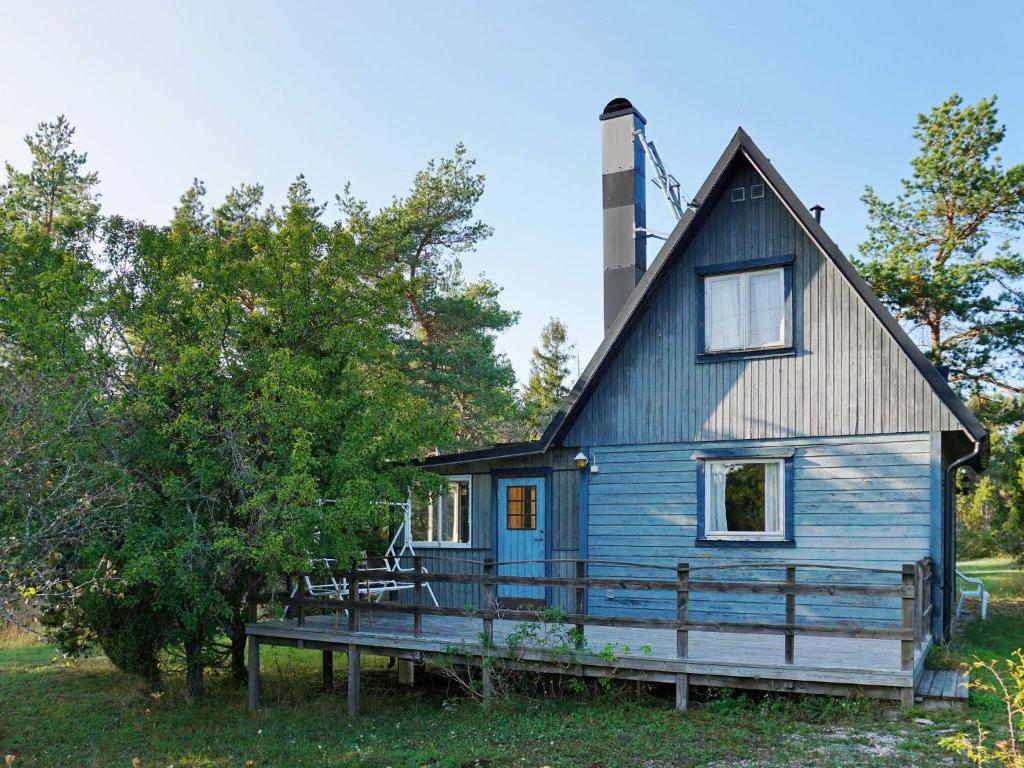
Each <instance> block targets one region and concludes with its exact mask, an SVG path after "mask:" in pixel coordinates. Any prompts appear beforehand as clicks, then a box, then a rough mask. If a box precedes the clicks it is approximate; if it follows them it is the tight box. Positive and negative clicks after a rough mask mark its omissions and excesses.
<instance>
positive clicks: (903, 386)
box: [890, 344, 910, 432]
mask: <svg viewBox="0 0 1024 768" xmlns="http://www.w3.org/2000/svg"><path fill="white" fill-rule="evenodd" d="M890 346H891V347H892V348H893V353H894V354H895V355H897V357H896V365H897V367H898V368H897V370H898V375H899V378H898V383H899V389H898V394H897V399H898V401H899V402H898V404H897V411H896V412H897V419H898V422H897V426H898V427H899V430H900V432H906V431H907V428H908V426H909V420H908V419H907V411H908V409H909V406H910V404H909V402H908V398H907V366H906V364H905V363H904V360H903V356H902V355H900V354H899V351H898V350H897V349H896V345H895V344H891V345H890Z"/></svg>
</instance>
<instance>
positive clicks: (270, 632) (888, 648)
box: [246, 612, 927, 699]
mask: <svg viewBox="0 0 1024 768" xmlns="http://www.w3.org/2000/svg"><path fill="white" fill-rule="evenodd" d="M367 613H369V612H366V613H364V615H363V618H362V623H361V627H360V629H358V630H356V631H350V630H349V629H348V627H347V620H346V618H345V616H344V615H340V614H339V615H323V616H307V617H306V618H305V622H304V625H303V626H301V627H300V626H298V622H297V621H296V620H294V619H280V620H268V621H260V622H257V623H254V624H249V625H247V627H246V632H247V634H248V635H249V637H250V639H251V641H255V642H256V643H258V644H265V645H286V646H292V647H299V648H309V649H318V650H323V651H341V652H348V651H349V650H350V648H355V649H357V650H358V652H360V653H374V654H381V655H387V656H395V657H397V658H400V659H407V660H412V661H417V662H419V661H426V660H428V659H430V658H432V657H435V656H439V655H443V654H447V653H451V652H453V651H458V652H459V653H460V654H464V656H463V658H464V659H465V662H466V663H467V664H474V663H479V661H480V660H482V658H483V656H484V653H485V651H484V646H483V644H482V643H481V622H480V620H479V619H472V618H464V617H457V616H424V617H422V633H421V636H420V637H415V636H414V633H413V617H411V616H408V615H402V614H393V613H386V614H375V615H372V617H371V616H369V615H367ZM521 624H522V622H519V621H504V620H496V621H494V629H493V631H494V643H493V646H491V651H490V655H492V656H495V657H498V658H501V657H503V656H509V655H510V654H511V652H510V651H509V650H508V648H507V645H506V640H507V638H508V636H509V634H510V633H511V632H513V631H515V630H516V628H517V627H519V626H520V625H521ZM607 650H610V651H611V653H610V654H608V653H607V652H606V651H607ZM926 652H927V646H926V645H922V646H920V647H918V648H917V651H916V653H915V659H914V668H913V670H911V671H905V670H903V669H901V643H900V641H899V640H885V639H868V638H851V637H813V636H812V637H807V636H798V637H796V638H794V649H793V659H794V661H793V663H792V664H786V663H785V638H784V637H782V636H772V635H764V634H754V633H738V632H736V633H734V632H702V631H691V632H690V633H689V648H688V653H687V658H686V659H680V658H678V657H677V655H676V632H675V631H673V630H668V629H640V628H632V627H600V626H596V627H587V632H586V648H584V649H583V650H582V651H580V652H577V653H572V654H564V653H562V654H560V653H557V652H554V651H552V650H550V649H544V648H536V647H526V648H518V649H517V650H516V654H517V658H518V659H519V660H520V661H521V662H522V663H523V664H524V666H526V667H527V668H534V669H536V670H537V671H541V672H554V673H562V674H574V675H582V676H590V677H597V676H602V677H608V676H611V677H617V678H621V679H645V680H650V681H652V682H665V683H676V682H677V681H678V676H679V675H680V674H684V675H687V676H688V677H689V684H690V685H698V686H711V687H735V688H751V689H759V690H770V691H792V692H805V693H827V694H835V695H852V694H859V695H866V696H872V697H876V698H884V699H900V698H901V692H902V691H905V690H907V689H911V690H912V689H913V687H914V682H915V677H917V676H919V675H920V671H921V662H922V661H923V658H924V654H925V653H926ZM612 659H614V660H612ZM460 660H461V659H460ZM915 671H916V672H917V675H915Z"/></svg>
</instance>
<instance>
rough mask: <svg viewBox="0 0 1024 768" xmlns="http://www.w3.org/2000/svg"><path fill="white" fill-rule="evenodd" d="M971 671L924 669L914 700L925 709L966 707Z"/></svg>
mask: <svg viewBox="0 0 1024 768" xmlns="http://www.w3.org/2000/svg"><path fill="white" fill-rule="evenodd" d="M970 680H971V673H970V672H969V671H967V670H961V669H926V670H925V671H924V672H923V673H922V675H921V679H920V680H919V681H918V683H917V690H916V692H915V693H916V695H915V696H914V700H915V702H917V703H918V704H919V705H920V706H923V707H924V708H925V709H951V708H953V707H966V706H967V694H968V684H969V683H970Z"/></svg>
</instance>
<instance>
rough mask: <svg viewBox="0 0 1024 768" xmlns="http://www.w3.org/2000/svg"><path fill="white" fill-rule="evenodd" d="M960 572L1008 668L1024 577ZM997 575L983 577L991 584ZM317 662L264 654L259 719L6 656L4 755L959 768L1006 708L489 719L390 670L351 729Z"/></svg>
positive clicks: (758, 702)
mask: <svg viewBox="0 0 1024 768" xmlns="http://www.w3.org/2000/svg"><path fill="white" fill-rule="evenodd" d="M966 569H969V570H970V571H971V572H972V573H978V574H979V575H982V576H984V577H985V578H986V579H987V581H988V582H989V583H990V584H991V586H990V589H991V590H992V592H993V593H994V595H995V596H996V597H995V598H994V600H993V604H992V618H991V619H990V620H989V621H988V622H985V623H984V624H980V623H975V624H972V625H969V626H968V627H967V628H966V629H965V631H964V633H963V635H962V638H961V639H960V640H959V641H958V642H957V644H956V645H955V646H954V648H953V650H952V652H953V653H954V654H956V655H957V656H958V657H959V658H961V659H964V660H970V659H971V658H973V657H974V656H975V655H977V656H979V657H982V658H991V657H993V656H999V657H1004V656H1006V655H1008V653H1009V652H1010V651H1011V650H1013V649H1014V648H1016V647H1018V646H1020V645H1024V574H1022V573H1021V572H1020V571H1019V570H1016V569H1014V568H1012V567H1011V566H1010V564H1009V563H1008V562H1006V561H978V562H976V563H972V564H968V565H967V566H966ZM985 569H989V570H985ZM319 661H320V657H319V654H318V653H317V652H315V651H294V650H284V649H272V648H264V664H263V667H264V680H263V701H264V708H263V710H261V711H260V712H258V713H252V712H249V711H248V710H247V709H246V704H245V691H244V689H243V688H241V687H239V686H237V685H235V684H234V683H232V682H231V681H229V680H227V679H226V678H224V677H222V676H218V675H213V676H210V677H209V678H208V688H209V691H208V696H207V698H206V699H205V700H204V701H203V702H202V703H200V704H197V705H194V706H191V707H190V706H188V705H186V704H185V703H184V701H183V697H182V679H181V675H180V673H177V672H175V671H173V670H172V671H169V672H167V674H166V676H165V688H164V690H163V691H162V694H161V695H160V696H159V697H158V698H155V697H154V696H152V695H150V692H149V691H147V690H146V689H145V688H144V687H143V686H142V685H141V684H140V683H138V682H137V681H135V680H133V679H132V678H130V677H127V676H126V675H123V674H121V673H120V672H118V671H116V670H115V669H113V668H112V667H111V666H110V665H109V664H108V663H107V662H106V661H105V660H104V659H103V658H101V657H94V658H88V659H84V660H78V661H76V662H74V663H73V664H72V665H71V666H64V665H62V664H60V663H54V661H53V651H52V649H50V648H48V647H46V646H43V645H34V644H30V643H26V642H24V641H23V640H18V639H10V638H9V639H7V640H6V641H0V755H3V754H7V753H10V754H13V755H16V756H17V759H16V762H15V763H14V765H15V766H16V768H22V766H48V767H50V766H53V767H56V766H123V767H124V768H127V767H128V766H130V765H131V761H132V758H134V757H138V758H140V760H141V763H142V765H143V766H146V767H148V766H176V768H185V767H187V766H238V767H239V768H242V766H244V765H245V764H246V761H248V760H252V761H253V765H254V766H257V767H260V766H282V767H287V768H301V767H303V766H375V767H378V768H383V767H384V766H394V767H395V768H398V767H399V766H465V767H466V768H470V767H471V766H537V767H539V766H620V765H621V766H643V767H644V768H663V767H667V766H699V765H713V766H722V767H724V766H735V765H741V766H791V765H792V766H843V767H844V768H850V767H851V766H857V765H873V766H875V765H877V766H910V765H927V766H932V765H953V764H954V763H953V761H952V760H951V758H950V756H948V755H947V754H946V753H944V752H943V751H942V750H941V749H940V748H939V747H938V746H937V742H938V739H939V738H940V737H941V736H942V735H943V734H945V733H950V732H952V731H953V730H955V729H957V728H959V727H962V726H963V724H964V721H965V720H966V719H968V718H970V717H977V718H980V719H981V720H982V721H983V723H985V725H986V727H993V728H995V729H996V730H998V729H999V727H1000V717H1001V712H1000V708H999V706H998V703H997V702H995V701H994V700H990V699H988V698H986V697H984V696H980V697H975V702H976V705H975V706H974V707H972V709H971V710H970V711H969V712H966V713H964V712H938V713H935V712H929V713H924V717H927V718H928V719H929V720H931V721H933V723H932V724H930V725H929V724H919V723H916V722H915V721H914V718H915V717H919V716H921V715H922V713H920V712H902V711H900V710H899V709H896V708H894V707H892V706H889V705H883V704H878V703H875V702H869V701H860V700H844V699H830V698H820V697H786V696H744V695H738V694H731V693H728V692H726V693H722V692H718V693H715V694H710V695H709V696H708V697H707V698H705V699H704V700H703V701H699V699H700V698H701V696H700V694H701V693H702V692H701V691H699V690H698V691H696V693H697V694H698V695H697V696H696V698H697V699H698V702H697V703H695V705H694V706H692V707H691V709H690V710H689V711H687V712H682V713H680V712H676V711H675V710H674V709H673V707H672V698H671V696H672V691H671V690H670V689H667V688H666V689H665V690H659V689H657V688H651V689H646V690H638V689H637V688H636V687H635V686H632V685H630V686H627V685H623V686H622V687H619V688H616V689H613V690H612V691H609V692H600V691H595V692H592V693H589V694H584V695H581V696H578V697H576V698H573V699H561V700H557V701H556V700H537V701H533V700H521V701H514V702H509V703H503V704H499V705H497V706H495V707H494V708H493V709H491V710H489V711H484V710H481V709H480V708H479V707H478V706H477V705H476V704H474V703H471V702H467V701H458V700H450V699H449V695H450V694H451V693H453V692H451V691H449V690H448V688H447V686H446V684H445V682H444V681H443V680H441V679H439V678H433V677H427V678H424V676H422V675H421V676H420V679H419V681H418V684H417V686H416V687H415V688H413V689H403V688H399V687H398V685H397V683H396V676H395V673H394V671H393V670H392V671H390V672H389V671H387V670H386V668H385V662H384V660H383V659H369V660H367V661H368V663H365V662H364V672H363V712H364V715H363V717H362V718H361V719H360V720H359V721H358V722H355V723H353V722H350V721H349V720H348V718H347V717H346V714H345V691H344V682H343V674H342V670H343V669H344V658H338V659H337V660H336V662H335V667H336V669H337V670H338V683H339V685H338V690H337V691H336V692H334V693H330V694H327V693H323V692H321V690H320V681H319Z"/></svg>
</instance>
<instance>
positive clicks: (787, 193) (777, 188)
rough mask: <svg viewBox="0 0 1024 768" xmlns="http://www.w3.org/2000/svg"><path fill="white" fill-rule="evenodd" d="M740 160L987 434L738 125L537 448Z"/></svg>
mask: <svg viewBox="0 0 1024 768" xmlns="http://www.w3.org/2000/svg"><path fill="white" fill-rule="evenodd" d="M739 158H745V159H746V160H747V161H748V162H749V163H750V164H751V166H753V168H754V170H755V171H756V172H757V173H758V174H759V175H760V176H761V177H762V178H763V179H764V181H765V183H766V184H767V185H768V186H769V187H770V188H771V189H772V191H774V192H775V194H776V195H777V196H778V198H779V199H780V200H781V201H782V204H783V205H784V206H785V207H786V208H787V209H788V210H789V212H790V214H791V215H792V216H793V217H794V218H795V219H796V220H797V222H798V223H799V224H800V226H801V228H802V229H803V230H804V232H805V233H806V234H807V236H808V237H810V239H811V240H812V242H814V244H815V245H816V246H817V247H818V248H820V249H821V251H822V252H824V253H825V254H826V255H827V256H828V258H830V259H831V260H832V262H833V263H834V264H835V266H836V267H837V268H838V269H839V271H840V273H841V274H842V275H843V277H844V278H846V280H847V281H848V282H849V283H850V285H851V286H852V287H853V288H854V290H855V291H856V292H857V294H858V295H859V296H860V298H861V299H862V300H863V301H864V303H865V304H867V306H868V307H869V308H870V309H871V311H872V313H873V314H874V315H875V316H876V317H877V318H878V320H879V322H881V324H882V326H883V327H884V328H885V329H886V331H887V332H888V333H889V334H890V336H892V338H893V339H894V340H895V341H896V343H897V344H898V345H899V347H900V348H901V349H902V350H903V352H904V354H906V355H907V357H909V358H910V360H911V362H912V363H913V364H914V366H915V367H916V368H917V370H918V371H919V372H920V373H921V375H922V376H923V377H924V379H925V381H927V382H928V384H929V386H930V387H931V388H932V390H933V391H934V392H935V394H936V395H937V396H938V398H939V400H940V401H941V402H942V403H943V404H944V405H945V406H946V407H947V408H949V410H950V411H951V412H952V413H953V415H954V416H955V417H956V419H957V421H959V422H960V424H961V425H962V426H963V428H964V430H965V431H967V433H968V434H970V435H971V437H972V438H974V439H975V440H983V439H984V438H985V437H986V436H987V434H988V431H987V430H986V429H985V427H984V426H982V424H981V422H979V421H978V419H977V417H975V415H974V414H973V413H971V411H970V410H969V409H968V408H967V406H966V405H964V403H963V401H962V400H960V398H959V397H958V396H957V394H956V393H955V392H954V391H953V389H952V388H951V387H950V386H949V383H948V382H947V381H946V379H945V377H944V376H943V375H942V374H941V373H939V371H938V370H937V369H936V368H935V366H934V365H932V363H931V361H930V360H928V358H927V357H926V356H925V354H924V353H923V352H922V351H921V350H920V349H919V348H918V346H917V345H916V344H915V343H914V342H913V341H912V340H911V338H910V337H909V336H908V335H907V333H906V331H904V330H903V328H902V327H901V326H900V324H899V323H898V322H897V321H896V318H894V317H893V316H892V315H891V314H890V313H889V311H888V310H887V309H886V308H885V307H884V306H883V305H882V302H881V301H879V299H878V297H877V296H876V295H875V293H874V291H872V290H871V288H870V286H868V284H867V283H866V282H865V281H864V279H863V278H862V277H861V276H860V275H859V274H858V273H857V270H856V269H855V268H854V266H853V264H851V263H850V261H849V260H848V259H847V258H846V256H844V255H843V252H842V251H841V250H840V249H839V247H838V246H837V245H836V244H835V243H834V242H833V241H832V239H831V238H830V237H829V236H828V235H827V234H826V233H825V230H824V229H822V227H821V224H820V223H818V222H817V221H816V220H815V218H814V216H813V215H812V214H811V212H810V211H809V210H808V209H807V208H806V207H805V206H804V205H803V203H801V202H800V200H799V198H798V197H797V196H796V193H794V192H793V190H792V189H791V188H790V186H789V185H788V184H787V183H786V181H785V180H784V179H783V178H782V176H780V175H779V173H778V171H776V170H775V167H774V166H773V165H772V164H771V161H770V160H768V158H767V157H765V155H764V153H762V152H761V150H760V149H759V148H758V147H757V145H756V144H755V143H754V141H753V139H751V138H750V136H749V135H747V133H746V131H744V130H743V129H742V128H737V129H736V133H735V135H734V136H733V137H732V140H731V141H730V142H729V144H728V146H727V147H726V148H725V151H724V152H723V153H722V155H721V157H719V159H718V162H716V163H715V165H714V167H713V168H712V169H711V173H710V174H708V177H707V178H706V179H705V180H704V183H703V184H702V185H701V187H700V190H698V192H697V194H696V195H695V196H694V198H693V202H692V203H691V204H690V206H689V207H688V208H687V209H686V212H685V213H684V214H683V216H682V218H681V219H680V220H679V222H678V223H677V224H676V226H675V228H674V229H673V230H672V233H671V234H670V235H669V237H668V239H667V240H666V241H665V244H664V245H663V246H662V248H661V250H660V252H659V254H658V257H657V258H656V259H655V261H654V263H653V265H652V266H651V268H650V269H648V270H647V272H646V273H645V274H644V276H643V278H641V280H640V282H639V283H637V286H636V288H635V289H634V290H633V292H632V294H630V297H629V299H628V300H627V301H626V303H625V305H624V306H623V308H622V310H621V311H620V312H619V316H618V317H617V318H616V319H615V322H614V323H612V326H611V327H610V328H609V329H608V332H607V333H606V334H605V337H604V339H603V340H602V342H601V344H600V346H599V347H598V348H597V351H596V352H595V353H594V356H593V357H592V358H591V360H590V362H589V363H588V364H587V367H586V369H585V370H584V371H583V374H582V375H581V376H580V378H579V380H578V381H577V382H576V385H575V386H574V387H573V388H572V391H571V392H570V393H569V395H568V397H567V398H566V400H565V402H564V403H563V405H562V407H561V408H560V409H559V411H558V413H557V414H556V415H555V417H554V418H553V419H552V421H551V423H550V424H549V425H548V428H547V429H546V430H545V431H544V435H543V436H542V437H541V439H540V441H539V448H540V450H547V449H548V448H550V447H551V446H552V445H556V444H558V442H559V441H560V440H562V439H563V438H564V437H565V435H566V433H567V432H568V430H569V429H570V427H571V426H572V424H573V421H574V420H575V418H576V416H577V415H578V414H579V412H580V410H581V409H582V408H583V406H584V405H585V404H586V402H587V400H588V399H589V397H590V395H591V393H592V392H593V391H594V389H595V388H596V386H597V384H598V382H599V381H600V379H601V377H602V375H603V373H604V371H605V369H606V368H607V366H608V365H609V364H610V362H611V360H612V359H613V358H614V355H615V352H616V351H617V350H618V349H619V347H620V346H621V344H622V343H623V342H624V341H625V339H626V337H627V336H628V335H629V331H630V330H631V329H632V328H633V326H634V325H635V324H636V322H637V321H638V319H639V317H640V316H641V315H642V314H643V310H644V309H645V308H646V306H647V305H648V303H649V302H650V301H651V299H652V298H653V296H654V294H655V293H656V291H657V289H658V287H659V286H660V285H661V283H662V282H663V281H664V279H665V277H666V275H667V274H668V272H669V267H670V266H671V265H672V264H674V263H675V262H676V261H677V260H678V258H679V257H680V255H681V254H682V253H683V251H684V248H685V245H686V244H687V243H688V242H689V240H690V239H691V238H692V237H693V235H694V234H695V233H696V232H697V230H699V229H700V224H701V223H702V222H703V221H704V219H705V218H706V215H707V214H706V211H707V210H709V209H710V208H711V206H710V205H707V206H705V205H704V204H705V203H710V201H713V200H715V199H716V198H717V196H718V194H719V193H720V191H721V188H722V185H723V184H724V183H725V181H726V175H727V171H728V170H729V168H730V167H731V166H732V164H733V162H734V161H735V160H737V159H739Z"/></svg>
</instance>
